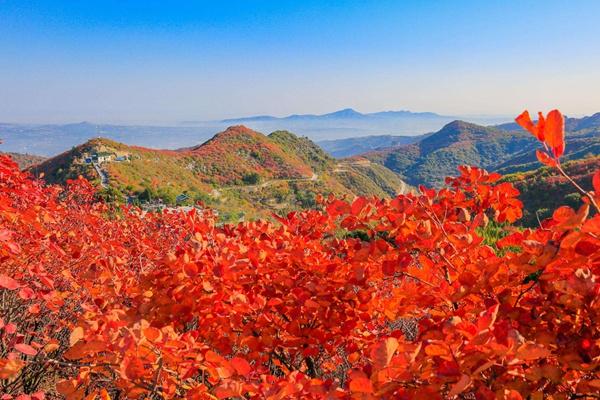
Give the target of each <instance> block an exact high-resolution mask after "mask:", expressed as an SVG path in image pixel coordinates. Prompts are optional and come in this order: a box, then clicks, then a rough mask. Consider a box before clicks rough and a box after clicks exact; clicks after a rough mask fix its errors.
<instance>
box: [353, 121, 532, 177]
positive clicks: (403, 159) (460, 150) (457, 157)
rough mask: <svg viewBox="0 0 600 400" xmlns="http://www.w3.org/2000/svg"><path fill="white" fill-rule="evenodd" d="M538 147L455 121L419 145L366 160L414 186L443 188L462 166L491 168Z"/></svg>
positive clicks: (525, 138)
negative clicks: (446, 178) (445, 180)
mask: <svg viewBox="0 0 600 400" xmlns="http://www.w3.org/2000/svg"><path fill="white" fill-rule="evenodd" d="M534 145H535V141H534V140H532V138H530V137H529V135H527V134H525V133H513V132H506V131H502V130H500V129H497V128H494V127H485V126H481V125H476V124H471V123H468V122H464V121H454V122H451V123H449V124H447V125H446V126H444V127H443V128H442V129H441V130H439V131H438V132H436V133H434V134H432V135H430V136H428V137H426V138H424V139H423V140H421V141H419V142H417V143H413V144H409V145H402V146H395V147H390V148H386V149H381V150H376V151H371V152H368V153H366V154H364V157H366V158H367V159H370V160H371V161H374V162H378V163H380V164H382V165H384V166H386V167H387V168H389V169H391V170H392V171H395V172H397V173H398V174H400V176H402V177H403V178H404V179H405V180H406V182H407V183H409V184H411V185H418V184H424V185H426V186H435V187H439V186H441V185H443V183H444V178H445V177H447V176H452V175H455V174H456V168H457V167H458V166H459V165H463V164H468V165H476V166H480V167H484V168H490V167H493V166H494V165H495V164H496V163H498V162H501V161H504V160H507V159H509V158H510V157H511V155H512V154H514V153H516V152H518V151H521V150H522V149H523V148H525V147H531V148H532V147H533V146H534Z"/></svg>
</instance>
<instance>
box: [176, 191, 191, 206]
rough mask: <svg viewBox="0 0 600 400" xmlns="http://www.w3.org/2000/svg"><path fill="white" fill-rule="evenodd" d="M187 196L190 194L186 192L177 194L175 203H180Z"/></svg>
mask: <svg viewBox="0 0 600 400" xmlns="http://www.w3.org/2000/svg"><path fill="white" fill-rule="evenodd" d="M189 198H190V196H188V195H187V194H185V193H181V194H180V195H178V196H177V197H176V198H175V203H177V204H181V203H183V202H184V201H186V200H188V199H189Z"/></svg>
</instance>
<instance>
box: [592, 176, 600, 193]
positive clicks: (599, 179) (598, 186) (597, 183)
mask: <svg viewBox="0 0 600 400" xmlns="http://www.w3.org/2000/svg"><path fill="white" fill-rule="evenodd" d="M592 185H593V186H594V192H595V193H596V196H598V197H600V169H599V170H598V171H596V173H595V174H594V177H593V178H592Z"/></svg>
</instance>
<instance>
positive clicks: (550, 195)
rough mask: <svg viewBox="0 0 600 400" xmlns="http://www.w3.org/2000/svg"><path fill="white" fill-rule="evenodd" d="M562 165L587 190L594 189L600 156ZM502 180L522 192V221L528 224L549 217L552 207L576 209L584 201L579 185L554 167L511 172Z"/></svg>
mask: <svg viewBox="0 0 600 400" xmlns="http://www.w3.org/2000/svg"><path fill="white" fill-rule="evenodd" d="M563 168H564V169H565V171H566V172H567V174H568V175H569V176H570V177H571V178H572V179H573V180H574V181H575V182H576V183H577V184H578V185H579V186H581V187H582V188H583V189H584V190H592V176H593V174H594V173H595V172H596V171H598V170H600V156H593V157H588V158H585V159H581V160H573V161H568V162H566V163H564V164H563ZM503 179H504V181H506V182H511V183H512V184H513V185H515V187H516V188H517V189H518V190H519V192H520V193H521V194H520V196H519V199H520V200H521V201H522V202H523V218H522V219H521V220H520V223H522V224H523V225H526V226H534V225H537V224H538V220H544V219H546V218H549V217H550V216H551V215H552V212H553V210H555V209H557V208H558V207H560V206H562V205H568V206H570V207H573V208H576V207H577V206H578V205H579V204H580V203H581V193H580V192H579V191H578V190H577V188H575V187H574V186H573V184H572V183H571V182H570V181H569V180H568V179H567V178H565V177H564V176H562V175H560V174H559V173H558V172H557V171H556V169H554V168H551V167H546V166H544V167H541V168H539V169H537V170H534V171H526V172H517V173H514V174H508V175H505V176H504V178H503Z"/></svg>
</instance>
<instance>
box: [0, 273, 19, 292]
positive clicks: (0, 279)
mask: <svg viewBox="0 0 600 400" xmlns="http://www.w3.org/2000/svg"><path fill="white" fill-rule="evenodd" d="M0 287H3V288H4V289H8V290H15V289H18V288H20V287H21V285H20V284H19V282H17V281H15V280H14V279H13V278H11V277H9V276H6V275H0Z"/></svg>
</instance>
